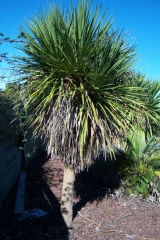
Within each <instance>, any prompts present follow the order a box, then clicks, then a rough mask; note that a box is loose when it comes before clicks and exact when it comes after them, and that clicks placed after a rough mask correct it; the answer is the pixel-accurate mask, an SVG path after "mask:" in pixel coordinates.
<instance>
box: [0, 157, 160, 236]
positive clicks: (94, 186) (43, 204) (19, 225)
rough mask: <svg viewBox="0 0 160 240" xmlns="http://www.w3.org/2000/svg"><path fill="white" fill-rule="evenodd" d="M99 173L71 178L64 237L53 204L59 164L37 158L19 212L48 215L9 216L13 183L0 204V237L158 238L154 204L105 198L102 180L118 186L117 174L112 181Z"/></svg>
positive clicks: (159, 208)
mask: <svg viewBox="0 0 160 240" xmlns="http://www.w3.org/2000/svg"><path fill="white" fill-rule="evenodd" d="M102 170H104V168H103V167H102V169H101V170H100V171H98V170H95V168H93V169H92V170H89V171H88V172H86V171H85V172H83V173H80V174H78V175H77V178H76V182H75V198H74V220H73V229H72V232H70V233H69V232H68V230H67V228H66V227H65V224H64V222H63V219H62V216H61V214H60V205H59V202H60V197H61V189H62V179H63V164H62V163H61V162H60V161H59V160H54V161H53V160H51V159H48V160H47V157H46V155H45V154H41V155H39V156H37V157H36V158H35V159H34V160H32V162H31V163H30V165H29V167H28V170H27V181H26V194H25V196H24V197H25V209H26V210H31V209H34V208H38V209H42V210H44V211H46V212H48V215H46V216H43V217H40V218H31V219H25V220H19V219H18V216H14V214H13V211H14V204H15V196H16V185H17V183H16V184H15V186H14V187H13V188H12V189H11V191H10V194H9V195H8V196H7V198H6V199H5V201H4V202H3V203H2V209H1V214H0V239H1V240H17V239H22V240H25V239H27V240H31V239H33V240H52V239H55V240H56V239H59V240H60V239H61V240H62V239H71V240H76V239H77V240H78V239H92V240H94V239H95V240H107V239H110V240H111V239H112V240H113V239H115V240H121V239H156V240H158V239H160V205H158V204H157V203H155V202H148V201H146V200H143V199H141V198H136V197H127V198H125V197H123V198H121V199H119V201H115V200H113V199H111V198H109V195H108V194H107V193H108V190H107V186H106V182H107V184H110V185H112V184H113V185H114V184H115V185H117V186H118V176H117V177H116V178H115V179H116V180H114V181H112V176H110V178H108V179H105V178H104V173H103V174H102V172H103V171H102ZM107 196H108V197H107Z"/></svg>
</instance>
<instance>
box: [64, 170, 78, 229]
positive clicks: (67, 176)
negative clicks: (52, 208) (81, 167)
mask: <svg viewBox="0 0 160 240" xmlns="http://www.w3.org/2000/svg"><path fill="white" fill-rule="evenodd" d="M74 180H75V173H74V170H73V169H72V168H70V167H68V166H66V165H64V176H63V188H62V198H61V213H62V216H63V219H64V221H65V223H66V226H67V227H70V226H71V224H72V218H73V193H74Z"/></svg>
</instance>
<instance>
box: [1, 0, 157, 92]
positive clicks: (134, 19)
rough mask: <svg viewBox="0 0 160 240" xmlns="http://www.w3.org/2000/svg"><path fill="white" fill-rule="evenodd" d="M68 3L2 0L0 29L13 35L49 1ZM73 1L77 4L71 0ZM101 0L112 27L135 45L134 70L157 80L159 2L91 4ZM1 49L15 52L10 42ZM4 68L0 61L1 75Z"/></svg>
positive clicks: (116, 0) (137, 0)
mask: <svg viewBox="0 0 160 240" xmlns="http://www.w3.org/2000/svg"><path fill="white" fill-rule="evenodd" d="M70 2H71V1H70V0H66V1H63V0H61V1H58V0H56V1H51V0H1V3H0V32H2V33H3V34H4V35H5V36H8V37H10V38H15V37H16V36H18V34H19V26H20V25H21V24H23V23H24V18H25V17H30V16H31V15H34V14H35V13H36V11H38V10H39V9H40V8H42V9H43V8H44V7H45V6H47V5H49V4H50V3H54V4H56V3H60V4H61V6H62V7H65V6H67V4H69V3H70ZM72 2H73V3H74V4H76V3H77V1H74V0H72ZM100 3H103V5H102V9H103V10H105V9H107V8H108V16H109V15H111V14H112V17H113V18H114V24H113V25H114V26H115V28H116V29H117V28H119V29H124V30H123V32H124V34H125V36H126V38H127V39H128V41H129V43H130V44H131V45H133V44H135V45H136V50H137V51H136V52H137V57H138V61H137V62H136V64H135V68H136V70H137V71H140V72H142V73H144V74H145V75H146V76H147V77H148V78H151V79H160V13H159V11H160V1H159V0H102V1H101V0H94V6H96V5H97V4H100ZM0 52H8V53H9V55H14V54H15V53H17V51H16V50H15V49H14V48H13V47H12V45H10V44H2V45H0ZM5 67H6V65H5V63H0V74H1V73H2V72H3V73H4V72H5V71H4V68H5ZM1 87H4V83H3V82H1V81H0V88H1Z"/></svg>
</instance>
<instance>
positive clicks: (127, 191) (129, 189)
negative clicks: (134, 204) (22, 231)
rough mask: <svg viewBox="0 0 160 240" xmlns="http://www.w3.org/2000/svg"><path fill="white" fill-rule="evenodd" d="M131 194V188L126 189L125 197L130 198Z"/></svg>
mask: <svg viewBox="0 0 160 240" xmlns="http://www.w3.org/2000/svg"><path fill="white" fill-rule="evenodd" d="M131 193H132V190H131V188H126V189H125V192H124V195H125V196H129V195H130V194H131Z"/></svg>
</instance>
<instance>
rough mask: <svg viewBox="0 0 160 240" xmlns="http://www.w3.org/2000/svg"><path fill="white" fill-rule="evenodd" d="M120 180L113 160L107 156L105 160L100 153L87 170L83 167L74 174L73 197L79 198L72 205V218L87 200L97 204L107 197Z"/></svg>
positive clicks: (118, 185) (117, 186)
mask: <svg viewBox="0 0 160 240" xmlns="http://www.w3.org/2000/svg"><path fill="white" fill-rule="evenodd" d="M120 182H121V179H120V176H119V174H118V173H117V165H116V164H115V160H111V159H110V158H109V156H108V157H107V159H106V160H105V158H104V157H103V154H100V156H99V157H98V158H97V159H96V160H95V161H94V162H93V164H92V165H91V166H90V167H89V168H88V170H87V169H85V170H84V171H82V172H80V173H78V174H77V175H76V180H75V186H74V188H75V197H76V198H79V199H80V200H79V202H77V203H76V204H75V205H74V207H73V218H75V217H76V215H77V213H78V211H80V209H81V208H82V207H84V206H85V205H86V204H87V203H88V202H90V203H93V202H95V201H96V202H97V204H99V203H100V202H101V201H102V200H103V199H104V198H107V197H109V196H110V195H111V194H112V193H113V192H114V189H117V188H119V187H120Z"/></svg>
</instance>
